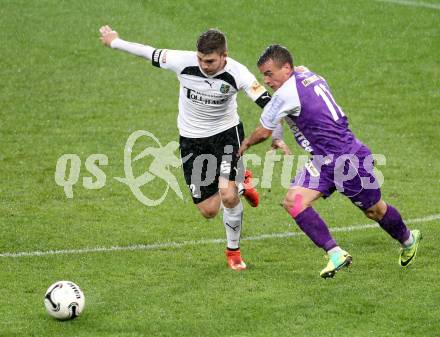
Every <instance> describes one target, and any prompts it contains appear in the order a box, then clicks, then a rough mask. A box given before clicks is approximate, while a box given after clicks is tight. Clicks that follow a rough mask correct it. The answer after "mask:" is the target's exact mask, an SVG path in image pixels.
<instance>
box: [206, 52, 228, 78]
mask: <svg viewBox="0 0 440 337" xmlns="http://www.w3.org/2000/svg"><path fill="white" fill-rule="evenodd" d="M228 59H229V58H228V57H226V62H225V66H224V67H223V68H222V69H220V70H219V71H217V72H216V73H215V74H214V75H208V74H207V73H205V72H204V71H203V69H202V68H201V67H200V65H199V69H200V72H201V73H202V74H203V76H206V77H207V78H214V77H216V76H218V75H220V74H223V73H225V72H226V71H227V70H226V67H227V66H228Z"/></svg>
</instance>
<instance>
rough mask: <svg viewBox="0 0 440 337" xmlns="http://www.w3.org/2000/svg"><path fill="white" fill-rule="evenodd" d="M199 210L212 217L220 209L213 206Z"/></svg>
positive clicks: (205, 215)
mask: <svg viewBox="0 0 440 337" xmlns="http://www.w3.org/2000/svg"><path fill="white" fill-rule="evenodd" d="M199 211H200V213H201V214H202V216H203V217H204V218H206V219H212V218H214V217H215V216H216V215H217V214H218V209H213V208H199Z"/></svg>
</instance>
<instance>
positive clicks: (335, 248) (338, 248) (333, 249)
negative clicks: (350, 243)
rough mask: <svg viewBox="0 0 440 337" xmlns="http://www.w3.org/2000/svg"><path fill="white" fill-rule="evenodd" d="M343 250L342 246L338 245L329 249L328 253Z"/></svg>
mask: <svg viewBox="0 0 440 337" xmlns="http://www.w3.org/2000/svg"><path fill="white" fill-rule="evenodd" d="M341 250H342V249H341V247H339V246H336V247H333V248H332V249H330V250H329V251H327V254H328V255H331V254H333V253H336V252H340V251H341Z"/></svg>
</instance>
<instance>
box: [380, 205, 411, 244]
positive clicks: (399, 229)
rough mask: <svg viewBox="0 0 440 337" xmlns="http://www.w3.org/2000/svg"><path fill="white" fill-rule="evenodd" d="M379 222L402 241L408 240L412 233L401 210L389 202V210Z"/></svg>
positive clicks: (393, 236)
mask: <svg viewBox="0 0 440 337" xmlns="http://www.w3.org/2000/svg"><path fill="white" fill-rule="evenodd" d="M378 222H379V225H380V227H382V228H383V229H384V230H385V232H387V233H388V234H389V235H391V237H392V238H393V239H395V240H397V241H399V242H400V243H403V242H405V241H406V240H408V239H409V236H410V235H411V232H410V230H409V229H408V227H406V225H405V223H404V222H403V220H402V217H401V216H400V213H399V211H398V210H397V209H395V208H394V207H393V206H391V205H389V204H387V211H386V213H385V215H384V216H383V218H382V220H380V221H378Z"/></svg>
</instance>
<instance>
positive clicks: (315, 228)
mask: <svg viewBox="0 0 440 337" xmlns="http://www.w3.org/2000/svg"><path fill="white" fill-rule="evenodd" d="M294 219H295V221H296V223H297V224H298V226H299V228H301V230H302V231H303V232H304V233H305V234H306V235H307V236H308V237H309V238H310V239H311V240H312V241H313V243H314V244H315V245H317V246H318V247H320V248H322V249H324V250H325V251H326V252H327V251H329V250H330V249H332V248H334V247H336V246H337V245H338V244H337V243H336V241H335V240H334V239H333V237H332V236H331V235H330V232H329V230H328V227H327V225H326V224H325V222H324V221H323V220H322V219H321V217H320V216H319V214H318V213H316V211H315V210H314V209H313V208H312V207H307V208H306V209H305V210H303V211H302V212H301V213H299V214H298V215H297V216H296V217H295V218H294Z"/></svg>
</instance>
